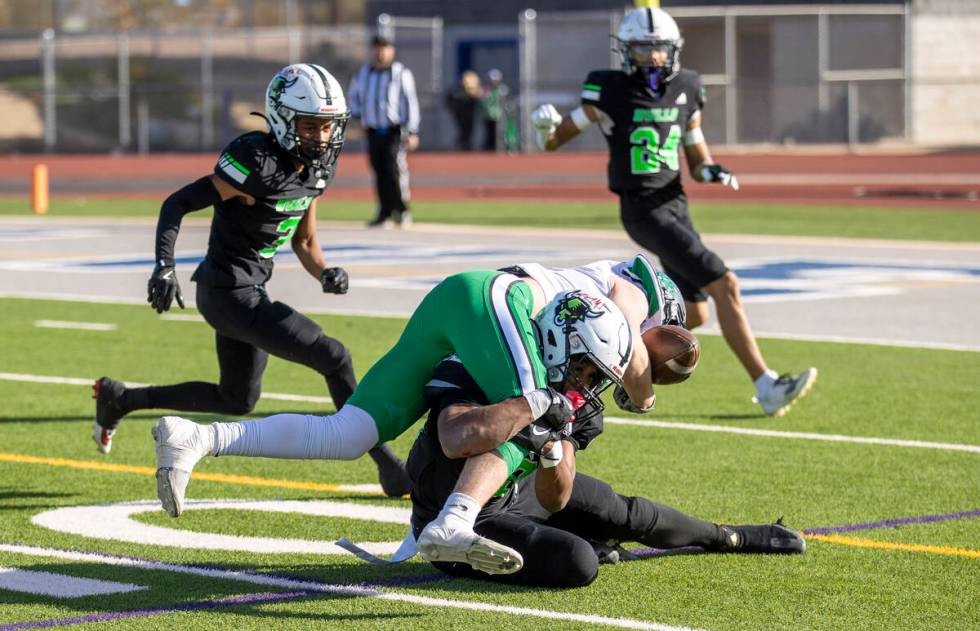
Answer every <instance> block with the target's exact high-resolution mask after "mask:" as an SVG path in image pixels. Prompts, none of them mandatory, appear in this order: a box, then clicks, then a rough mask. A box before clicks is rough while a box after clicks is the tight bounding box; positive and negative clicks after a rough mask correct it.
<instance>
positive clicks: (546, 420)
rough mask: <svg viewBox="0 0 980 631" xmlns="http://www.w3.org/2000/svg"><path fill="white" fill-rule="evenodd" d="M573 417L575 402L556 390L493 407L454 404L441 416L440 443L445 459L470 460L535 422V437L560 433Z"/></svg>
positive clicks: (509, 400) (550, 389)
mask: <svg viewBox="0 0 980 631" xmlns="http://www.w3.org/2000/svg"><path fill="white" fill-rule="evenodd" d="M574 414H575V406H574V405H573V404H572V402H571V401H570V400H569V399H568V397H566V396H565V395H563V394H561V393H559V392H558V391H556V390H555V389H554V388H541V389H539V390H533V391H531V392H529V393H527V394H526V395H524V396H517V397H511V398H509V399H504V400H503V401H501V402H500V403H494V404H492V405H484V406H480V405H476V404H470V403H466V404H462V403H460V404H454V405H451V406H449V407H447V408H446V409H444V410H443V411H442V412H440V413H439V419H438V423H439V442H440V444H441V446H442V451H443V453H445V454H446V457H448V458H467V457H469V456H475V455H477V454H482V453H485V452H488V451H490V450H492V449H495V448H497V447H499V446H500V445H502V444H504V443H505V442H507V441H508V440H510V439H511V438H513V437H514V436H515V435H517V434H518V432H520V431H521V430H523V429H524V428H525V427H527V426H528V425H531V424H532V423H533V424H534V426H533V427H532V429H536V430H537V431H536V432H534V434H535V435H539V436H544V435H549V434H551V432H552V431H561V430H563V429H564V428H565V427H567V426H568V423H569V421H570V420H571V419H572V418H573V416H574Z"/></svg>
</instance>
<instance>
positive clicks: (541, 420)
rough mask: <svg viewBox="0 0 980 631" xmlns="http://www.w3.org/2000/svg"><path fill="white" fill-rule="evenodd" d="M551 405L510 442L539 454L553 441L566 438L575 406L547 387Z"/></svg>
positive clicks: (573, 416)
mask: <svg viewBox="0 0 980 631" xmlns="http://www.w3.org/2000/svg"><path fill="white" fill-rule="evenodd" d="M548 395H549V396H550V397H551V405H549V406H548V409H547V410H545V412H544V414H542V415H541V416H540V417H538V419H537V420H536V421H534V422H533V423H531V424H530V425H528V426H527V427H525V428H524V429H522V430H521V431H520V432H518V433H517V434H516V435H515V436H514V437H513V438H512V439H511V440H512V441H513V442H514V443H516V444H518V445H520V446H521V447H524V448H525V449H527V450H528V451H533V452H535V453H540V452H541V448H542V447H544V446H545V445H546V444H547V443H549V442H551V441H553V440H562V439H563V438H567V437H568V435H569V433H571V431H572V424H571V421H572V420H573V419H574V418H575V405H574V404H573V403H572V402H571V400H570V399H569V398H568V397H566V396H565V395H564V394H562V393H560V392H558V391H557V390H555V389H554V388H552V387H550V386H549V387H548Z"/></svg>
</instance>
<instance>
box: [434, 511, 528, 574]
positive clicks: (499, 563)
mask: <svg viewBox="0 0 980 631" xmlns="http://www.w3.org/2000/svg"><path fill="white" fill-rule="evenodd" d="M417 547H418V550H419V553H420V554H421V555H422V558H423V559H425V560H426V561H429V562H432V561H438V562H440V563H466V564H467V565H469V566H470V567H472V568H473V569H474V570H480V571H481V572H486V573H487V574H513V573H514V572H517V571H518V570H520V569H521V568H522V567H524V558H523V557H522V556H521V554H520V552H518V551H517V550H514V549H513V548H508V547H507V546H505V545H503V544H500V543H497V542H496V541H491V540H490V539H487V538H486V537H481V536H480V535H478V534H476V533H475V532H473V530H472V529H469V528H452V527H449V526H446V525H445V524H437V523H436V522H434V521H433V522H429V524H428V525H427V526H426V527H425V528H424V529H423V530H422V534H420V535H419V539H418V542H417Z"/></svg>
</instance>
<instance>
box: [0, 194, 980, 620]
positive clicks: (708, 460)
mask: <svg viewBox="0 0 980 631" xmlns="http://www.w3.org/2000/svg"><path fill="white" fill-rule="evenodd" d="M971 214H972V213H971ZM932 217H933V222H932V223H934V224H941V223H942V221H941V219H942V217H941V216H940V220H936V219H935V217H936V215H932ZM949 217H950V221H955V222H961V221H963V217H962V215H961V214H956V213H952V214H950V216H949ZM974 221H975V219H974ZM815 223H818V222H815ZM950 232H951V233H952V232H957V230H955V229H953V230H951V231H950ZM959 232H960V233H962V230H960V231H959ZM801 234H803V235H804V236H780V235H769V236H759V235H747V234H742V235H738V234H726V235H717V234H713V235H709V237H708V239H707V240H708V242H709V244H710V245H712V246H713V247H715V248H717V249H718V251H719V252H720V253H721V254H722V256H723V257H724V258H725V259H726V261H727V262H728V263H729V264H730V265H731V266H732V267H733V268H734V269H736V271H737V272H738V273H739V277H740V279H741V280H742V289H743V292H744V295H745V301H746V304H747V309H748V312H749V317H750V319H751V321H752V324H753V326H754V328H755V329H756V331H757V332H758V334H759V336H760V344H761V346H762V349H763V352H764V353H765V355H766V358H767V361H768V363H769V364H770V365H771V366H772V367H773V368H775V369H777V370H785V371H799V370H801V369H803V368H805V367H807V366H811V365H812V366H816V367H818V368H819V370H820V377H819V381H818V382H817V384H816V386H815V387H814V389H813V391H812V392H811V393H810V394H809V395H808V396H807V397H806V398H805V399H804V400H802V401H801V402H800V403H799V404H798V405H796V406H795V407H794V408H793V410H792V411H791V412H790V413H789V414H788V415H787V416H785V417H783V418H780V419H769V418H766V417H764V416H761V415H760V413H759V412H758V409H757V406H755V405H754V404H753V403H752V402H751V400H750V397H751V394H752V387H751V384H750V383H749V382H748V380H747V378H746V376H745V374H744V372H743V371H742V369H741V368H740V366H739V365H738V364H737V362H736V360H735V358H734V356H733V355H732V354H731V352H730V351H729V350H728V349H727V347H726V346H725V343H724V341H723V340H722V339H721V338H720V337H719V336H718V335H717V334H716V333H715V332H714V329H713V328H712V326H709V327H708V328H707V331H704V332H703V334H702V335H701V342H702V345H703V353H702V360H701V365H700V366H699V368H698V370H697V372H696V373H695V375H694V376H693V377H692V378H691V379H690V380H689V381H687V382H685V383H684V384H681V385H677V386H672V387H662V388H660V389H658V403H657V407H656V409H655V410H654V411H653V412H652V413H650V414H648V415H646V416H643V417H640V416H629V417H627V415H626V414H625V413H622V412H620V411H619V410H618V409H616V408H615V406H614V405H613V406H611V408H610V409H609V410H608V412H609V416H608V417H607V420H606V429H605V433H604V434H603V435H602V436H601V437H600V438H599V439H598V440H597V441H596V442H595V443H594V444H593V445H592V446H591V447H590V448H589V449H588V450H587V451H585V452H583V453H582V454H580V456H579V466H578V468H579V470H580V471H582V472H583V473H588V474H589V475H592V476H595V477H599V478H601V479H603V480H606V481H608V482H609V483H610V484H612V485H613V487H614V488H615V489H616V490H617V491H619V492H620V493H623V494H627V495H642V496H645V497H649V498H651V499H654V500H656V501H659V502H662V503H666V504H669V505H672V506H674V507H676V508H678V509H680V510H682V511H685V512H687V513H691V514H694V515H697V516H699V517H703V518H705V519H710V520H713V521H717V522H724V523H763V522H767V521H771V520H774V519H776V518H777V517H780V516H783V517H784V518H785V521H786V523H787V524H788V525H791V526H793V527H795V528H799V529H801V530H803V531H804V532H805V533H806V536H807V543H808V549H807V552H806V554H805V555H802V556H794V557H776V556H752V555H730V554H728V555H726V554H708V553H704V552H703V551H701V550H698V549H684V550H680V551H674V552H671V553H665V552H664V551H659V550H653V549H645V548H639V549H637V550H636V552H637V553H638V554H639V555H640V556H641V557H642V558H641V560H639V561H632V562H626V563H620V564H618V565H614V566H602V568H601V570H600V574H599V577H598V579H597V580H596V582H595V583H594V584H592V585H591V586H589V587H586V588H581V589H575V590H565V591H555V590H543V589H527V588H511V587H502V586H495V585H492V584H489V583H485V582H478V581H469V580H462V579H452V578H447V577H445V576H443V575H441V574H439V573H438V572H436V571H435V570H434V569H433V568H432V567H431V566H429V565H428V564H426V563H424V562H422V561H421V560H420V559H418V558H417V557H416V558H415V559H412V560H410V561H408V562H406V563H402V564H397V565H390V566H374V565H369V564H366V563H364V562H363V561H360V560H359V559H356V558H355V557H353V556H351V555H350V554H347V553H346V552H344V551H342V550H341V549H339V548H338V547H336V546H335V545H334V542H335V541H336V540H338V539H340V538H341V537H347V538H349V539H351V540H353V541H355V542H357V543H358V544H360V545H363V546H365V547H366V548H367V549H369V550H370V551H372V552H374V553H376V554H381V555H386V554H390V553H392V552H394V550H395V548H396V547H397V545H398V543H399V542H400V540H401V539H402V537H403V536H404V534H405V530H406V523H407V516H408V511H409V502H408V501H407V500H404V499H402V500H392V499H386V498H383V497H381V496H380V494H379V490H378V489H377V487H376V486H375V485H376V478H375V472H374V467H373V465H372V463H371V462H370V460H368V459H361V460H358V461H355V462H350V463H344V462H320V461H276V460H265V459H243V458H233V457H229V458H208V459H205V460H204V461H202V462H201V463H200V464H199V465H198V467H197V469H196V471H195V476H194V479H193V480H192V482H191V484H190V487H189V491H188V498H189V499H190V500H192V504H191V505H190V506H189V507H188V510H187V513H186V514H185V515H183V516H182V517H181V518H180V519H177V520H174V519H171V518H169V517H168V516H167V515H166V514H165V513H164V512H163V511H162V510H161V509H160V508H159V505H158V503H157V501H156V499H155V483H154V479H153V472H154V455H153V442H152V439H151V438H150V434H149V429H150V427H151V425H152V423H153V422H154V421H155V419H156V418H157V417H158V416H159V413H157V412H153V411H146V412H145V413H143V412H140V413H136V414H134V415H132V416H130V417H127V419H126V420H125V421H124V422H123V424H122V426H121V428H120V431H119V432H118V434H117V437H116V439H115V441H114V446H113V452H112V453H111V454H110V455H108V456H103V455H101V454H99V453H97V452H96V451H95V448H94V445H93V443H92V441H91V438H90V428H91V419H92V416H93V413H94V402H93V401H92V400H91V399H90V394H91V391H90V388H89V386H90V385H91V381H92V380H93V379H95V378H97V377H99V376H102V375H109V376H112V377H114V378H117V379H121V380H124V381H126V382H127V383H172V382H177V381H186V380H197V379H201V380H206V381H211V380H214V379H215V378H216V376H217V375H216V368H217V366H216V361H215V358H214V351H213V332H212V331H211V329H210V328H209V327H208V326H207V325H206V324H205V323H204V322H203V321H202V320H201V319H200V317H199V316H198V315H197V312H196V310H195V309H194V308H193V306H192V304H189V305H188V306H189V308H188V309H187V310H185V311H180V310H179V309H175V310H173V311H171V312H170V313H168V314H165V315H163V316H159V315H157V314H156V313H154V312H153V311H152V310H151V309H149V308H148V307H147V306H146V304H145V303H144V302H143V300H144V298H143V296H144V294H145V283H146V276H147V270H148V269H149V268H150V267H152V261H151V260H149V257H148V253H149V252H151V249H152V248H151V246H150V244H151V243H152V235H153V221H152V220H147V219H140V218H115V219H106V218H99V217H94V218H85V217H81V218H67V219H54V218H49V219H44V220H38V219H33V218H28V219H18V218H12V217H4V218H2V219H0V242H2V243H3V246H4V247H3V248H2V254H0V309H2V312H3V314H4V315H3V318H2V319H0V348H2V352H0V396H2V400H3V402H4V406H3V410H2V411H0V516H2V519H0V631H3V630H6V629H29V628H45V627H63V626H79V627H82V628H96V626H95V625H96V624H98V628H120V629H121V628H126V629H158V628H171V627H177V626H180V627H181V628H189V629H197V628H201V629H204V628H211V629H213V628H239V629H253V628H254V629H266V628H278V629H305V628H311V627H343V628H397V629H404V628H413V629H416V628H417V629H429V628H432V629H435V628H481V627H482V628H486V627H488V626H490V625H494V626H497V627H500V628H508V629H509V628H528V629H536V628H541V627H542V626H543V625H547V626H555V627H559V628H577V627H579V626H581V627H585V626H593V625H600V626H606V627H615V628H631V629H634V628H635V629H683V628H697V629H712V630H723V629H724V630H728V629H746V630H749V629H880V628H901V629H937V628H953V629H965V628H977V627H978V626H980V604H978V603H980V582H978V580H977V576H978V572H980V565H978V564H980V492H978V491H980V416H978V412H977V410H978V409H980V387H978V385H980V379H978V378H980V354H978V353H980V326H978V325H977V324H976V316H977V304H980V300H978V299H980V246H978V245H977V244H976V242H975V241H971V240H968V241H967V242H965V243H964V242H959V243H957V242H954V241H956V239H955V238H953V237H950V238H949V239H947V240H943V241H911V240H907V237H905V236H903V237H902V238H903V239H905V240H902V241H897V240H858V239H840V238H832V237H828V236H826V235H823V234H822V233H819V232H817V233H814V232H803V233H801ZM937 234H938V233H937ZM815 235H819V236H815ZM930 238H932V239H938V238H940V237H939V236H935V237H930ZM320 239H321V242H322V243H323V244H324V246H325V248H326V256H327V260H328V261H330V262H332V264H337V265H342V266H344V267H346V268H347V269H348V270H349V271H350V273H351V279H352V280H351V292H350V294H348V295H346V296H324V295H322V294H321V293H319V288H318V287H317V285H316V283H315V281H313V280H312V279H310V278H309V277H308V276H305V274H304V272H303V271H302V270H301V269H300V267H299V264H298V262H297V260H296V259H295V258H294V257H292V256H291V255H290V254H289V253H287V252H283V253H281V254H280V255H279V258H278V259H277V267H276V274H275V277H274V279H273V281H272V283H271V284H270V293H271V294H272V296H273V297H274V298H275V299H280V300H283V301H284V302H287V303H289V304H291V305H293V306H294V307H296V308H298V309H300V310H302V311H304V312H306V313H309V314H311V317H313V318H314V319H315V320H317V321H318V322H319V323H320V324H321V325H322V326H323V328H324V330H325V331H326V332H327V333H328V334H330V335H333V336H335V337H337V338H339V339H341V340H342V341H344V342H345V343H346V344H347V345H348V346H349V347H350V348H351V350H352V352H353V355H354V361H355V366H356V368H357V370H358V374H363V372H364V371H365V370H366V369H367V367H369V366H370V365H371V363H372V362H374V361H375V360H376V359H377V358H378V357H379V356H380V355H381V354H382V353H383V352H384V351H385V350H387V348H388V347H389V346H390V345H391V344H392V343H393V342H394V340H395V339H396V338H397V336H398V335H399V333H400V331H401V328H402V326H403V325H404V318H405V316H406V315H407V314H409V313H410V312H411V310H412V308H413V307H414V305H415V304H417V302H418V300H419V299H420V298H421V296H422V295H423V294H424V292H425V291H427V290H428V289H429V288H430V287H431V286H432V285H433V284H434V283H435V282H438V280H439V279H441V278H442V277H444V276H445V275H447V274H450V273H453V272H455V271H460V270H464V269H473V268H494V267H499V266H501V265H506V264H509V263H516V262H522V261H540V262H543V263H546V264H552V265H567V264H574V263H580V262H585V261H589V260H594V259H598V258H607V257H608V258H618V257H625V256H627V255H629V254H631V253H632V252H634V251H635V249H634V246H633V245H632V244H631V243H630V242H629V241H628V239H627V238H626V237H625V235H624V234H622V233H621V232H620V231H619V230H616V229H609V230H601V229H600V230H590V231H583V230H577V231H573V230H567V231H556V230H549V231H547V232H546V231H542V230H540V229H533V228H522V229H516V228H495V227H485V228H474V227H467V226H446V225H424V224H423V225H419V226H417V227H416V229H413V230H410V231H395V230H392V231H381V232H378V231H367V230H365V229H363V228H361V227H360V226H359V225H355V224H352V223H335V224H330V223H325V224H323V225H322V226H321V234H320ZM961 241H962V240H961ZM206 243H207V222H206V221H200V220H189V221H187V222H186V225H185V227H184V229H183V230H182V232H181V239H180V241H179V242H178V269H179V273H180V279H181V283H182V287H183V288H184V292H185V295H186V296H187V297H188V298H189V299H190V300H189V302H190V303H193V288H194V285H193V283H191V282H190V281H189V275H190V273H191V271H192V270H193V268H194V267H195V265H196V262H197V261H198V260H199V259H200V257H201V256H202V254H203V252H204V249H205V247H206ZM66 252H71V255H70V256H67V255H66V254H65V253H66ZM263 391H264V394H263V397H262V399H261V400H260V402H259V404H258V407H257V408H256V410H255V412H254V414H253V415H252V416H253V417H262V416H266V415H268V414H271V413H275V412H281V411H309V412H324V411H330V410H332V409H333V408H332V404H331V402H330V401H329V399H327V393H326V392H325V388H324V386H323V383H322V380H321V379H320V377H319V376H318V375H316V374H315V373H313V372H312V371H310V370H309V369H306V368H304V367H301V366H298V365H295V364H291V363H288V362H284V361H280V360H277V359H272V360H271V361H270V364H269V368H268V370H267V371H266V375H265V380H264V383H263ZM188 416H189V417H190V418H194V419H195V420H198V421H202V422H210V421H213V420H216V418H215V417H214V416H211V415H206V414H197V415H188ZM414 434H415V430H411V431H409V432H408V433H406V434H405V435H403V436H402V437H401V438H399V439H398V440H397V441H396V443H395V444H394V448H395V450H396V451H397V452H398V453H399V454H400V455H401V456H405V455H406V454H407V452H408V449H409V447H410V445H411V441H412V439H413V437H414Z"/></svg>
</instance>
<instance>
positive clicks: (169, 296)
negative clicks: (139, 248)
mask: <svg viewBox="0 0 980 631" xmlns="http://www.w3.org/2000/svg"><path fill="white" fill-rule="evenodd" d="M174 298H176V299H177V304H178V305H180V308H181V309H183V308H184V297H183V296H182V295H181V294H180V285H179V284H177V272H176V271H175V270H174V266H173V265H159V264H158V265H157V266H156V267H154V268H153V274H152V275H151V276H150V280H149V282H147V283H146V301H147V302H148V303H150V306H151V307H153V308H154V309H156V312H157V313H163V312H164V311H169V310H170V305H172V304H173V302H174Z"/></svg>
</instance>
